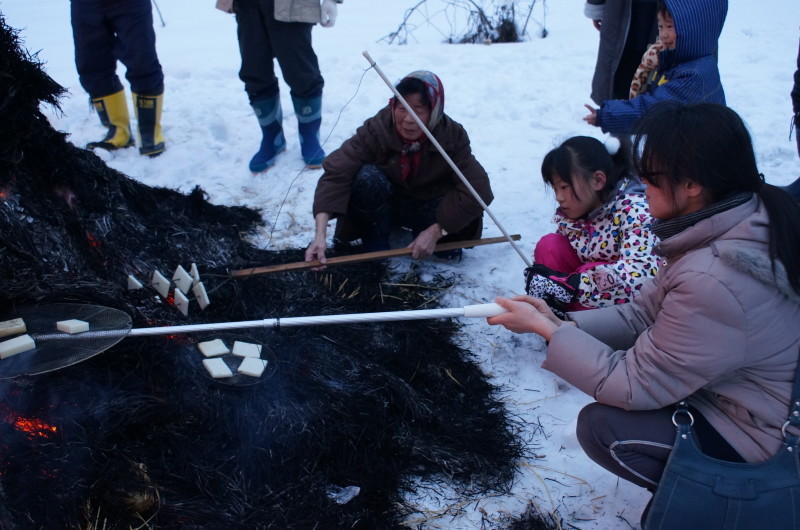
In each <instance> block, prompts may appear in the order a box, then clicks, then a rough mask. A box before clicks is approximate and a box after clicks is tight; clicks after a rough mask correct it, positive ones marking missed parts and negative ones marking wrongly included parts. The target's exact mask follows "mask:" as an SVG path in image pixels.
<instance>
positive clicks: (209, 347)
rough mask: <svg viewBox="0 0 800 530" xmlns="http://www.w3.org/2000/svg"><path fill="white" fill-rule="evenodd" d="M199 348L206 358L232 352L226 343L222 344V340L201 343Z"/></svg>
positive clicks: (198, 344) (198, 345)
mask: <svg viewBox="0 0 800 530" xmlns="http://www.w3.org/2000/svg"><path fill="white" fill-rule="evenodd" d="M197 347H198V348H200V352H201V353H202V354H203V355H205V356H206V357H217V356H219V355H225V354H226V353H230V352H231V350H229V349H228V347H227V346H225V343H224V342H222V339H214V340H209V341H206V342H199V343H197Z"/></svg>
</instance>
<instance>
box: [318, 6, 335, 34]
mask: <svg viewBox="0 0 800 530" xmlns="http://www.w3.org/2000/svg"><path fill="white" fill-rule="evenodd" d="M321 10H322V16H321V17H320V21H319V25H320V26H322V27H323V28H332V27H333V25H334V24H335V23H336V0H322V7H321Z"/></svg>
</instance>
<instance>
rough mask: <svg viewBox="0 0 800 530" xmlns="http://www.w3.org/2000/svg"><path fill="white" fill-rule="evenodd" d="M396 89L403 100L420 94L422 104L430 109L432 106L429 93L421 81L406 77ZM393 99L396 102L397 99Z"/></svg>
mask: <svg viewBox="0 0 800 530" xmlns="http://www.w3.org/2000/svg"><path fill="white" fill-rule="evenodd" d="M395 88H396V89H397V91H398V92H399V93H400V95H401V96H403V98H407V97H408V96H410V95H411V94H419V95H421V96H422V103H423V104H424V105H427V106H428V107H430V106H431V98H430V96H429V95H428V91H427V90H426V89H425V83H423V82H422V80H421V79H417V78H416V77H406V78H404V79H403V80H402V81H400V82H399V83H397V86H396V87H395ZM392 99H393V100H394V99H396V98H392Z"/></svg>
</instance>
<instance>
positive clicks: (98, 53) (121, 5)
mask: <svg viewBox="0 0 800 530" xmlns="http://www.w3.org/2000/svg"><path fill="white" fill-rule="evenodd" d="M71 18H72V36H73V39H74V41H75V65H76V67H77V69H78V76H79V79H80V83H81V86H82V87H83V89H84V90H86V92H88V93H89V96H90V97H91V99H92V105H93V106H94V108H95V110H96V111H97V115H98V116H99V117H100V123H102V124H103V125H104V126H105V127H107V128H108V132H107V134H106V136H105V138H103V139H102V140H99V141H96V142H90V143H89V144H88V145H87V146H86V147H87V148H89V149H94V148H102V149H109V150H114V149H120V148H122V147H128V146H131V145H133V143H134V142H133V137H132V135H131V128H130V117H129V114H128V104H127V101H126V99H125V89H124V88H123V86H122V83H121V82H120V80H119V77H117V74H116V69H117V60H119V61H121V62H122V64H124V65H125V68H126V69H127V70H126V72H125V77H126V79H127V80H128V82H129V83H130V84H131V91H132V92H133V108H134V110H135V111H136V119H137V121H138V144H139V152H140V153H141V154H143V155H147V156H156V155H159V154H161V152H163V151H164V136H163V134H162V132H161V110H162V108H163V106H164V74H163V72H162V70H161V64H160V63H159V62H158V56H157V55H156V34H155V31H154V30H153V9H152V6H151V5H150V0H117V1H115V2H108V1H105V0H72V6H71Z"/></svg>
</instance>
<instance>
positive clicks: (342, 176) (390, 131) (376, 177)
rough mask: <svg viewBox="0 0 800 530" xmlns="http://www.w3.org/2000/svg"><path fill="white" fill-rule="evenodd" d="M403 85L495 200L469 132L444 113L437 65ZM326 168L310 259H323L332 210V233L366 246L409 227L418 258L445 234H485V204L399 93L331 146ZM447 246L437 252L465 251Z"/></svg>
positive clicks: (451, 152) (378, 246)
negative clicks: (336, 146)
mask: <svg viewBox="0 0 800 530" xmlns="http://www.w3.org/2000/svg"><path fill="white" fill-rule="evenodd" d="M397 91H398V93H399V94H400V95H401V96H403V98H404V99H405V100H406V102H407V103H408V104H409V106H411V108H412V109H414V112H415V114H416V115H417V117H418V118H419V119H420V121H421V122H422V123H423V124H425V126H426V127H427V128H428V130H429V131H430V132H431V134H432V135H433V137H434V138H436V140H437V142H439V144H440V146H441V147H442V149H443V150H444V151H445V152H446V153H447V155H448V156H449V157H450V158H451V160H452V161H453V163H454V164H455V165H456V167H458V169H459V170H460V171H461V172H462V174H463V175H464V177H465V178H466V179H467V181H468V182H469V183H470V185H471V186H472V187H473V189H474V190H475V192H476V193H477V194H478V195H479V196H480V197H481V199H482V200H483V201H484V203H486V204H489V203H491V202H492V199H493V195H492V189H491V186H490V185H489V176H488V175H487V174H486V170H484V169H483V166H481V165H480V163H479V162H478V161H477V160H476V159H475V156H474V155H473V154H472V149H471V148H470V143H469V136H467V132H466V131H465V130H464V127H462V126H461V125H460V124H458V123H456V122H455V121H453V120H452V119H451V118H450V117H449V116H447V115H446V114H445V113H444V87H443V86H442V83H441V80H440V79H439V78H438V77H437V76H436V75H435V74H433V73H432V72H427V71H416V72H412V73H410V74H408V75H407V76H406V77H404V78H403V79H402V80H401V81H400V83H399V84H398V85H397ZM323 168H324V169H325V173H324V174H323V175H322V177H320V179H319V182H318V183H317V189H316V192H315V193H314V206H313V214H314V219H315V222H316V229H315V234H314V240H313V241H312V242H311V244H310V245H309V246H308V249H306V261H313V260H314V259H318V260H319V261H320V262H321V263H323V264H324V263H325V250H326V248H327V226H328V221H329V220H330V219H334V218H335V219H337V222H336V233H335V234H334V239H335V240H339V241H342V242H345V243H346V242H350V241H353V240H355V239H358V238H361V240H362V242H363V244H364V249H365V250H367V251H378V250H386V249H388V248H389V236H390V234H391V232H392V231H393V230H394V229H398V228H406V229H409V230H411V233H412V235H413V237H414V240H413V241H412V242H411V244H410V245H408V248H410V249H411V250H412V254H411V256H412V257H413V258H414V259H422V258H426V257H428V256H430V255H431V253H433V250H434V248H435V247H436V243H437V242H438V241H439V240H442V242H447V241H464V240H467V239H475V238H479V237H480V236H481V231H482V227H483V221H482V218H483V209H482V207H481V205H480V204H479V203H478V201H477V200H475V197H474V196H473V195H472V193H471V192H470V190H469V188H467V186H466V185H465V184H464V183H463V182H462V181H461V179H460V178H459V176H458V175H457V174H456V172H455V171H453V169H452V168H451V167H450V165H449V164H448V163H447V160H445V158H444V157H443V156H442V154H441V153H440V152H439V151H438V150H437V149H436V147H435V146H434V145H433V144H432V143H431V142H430V141H429V140H428V137H427V136H426V135H425V133H424V131H423V130H422V128H421V127H419V126H418V124H417V123H416V121H414V119H413V118H412V117H411V114H410V113H409V112H408V111H407V110H406V108H405V107H404V106H403V105H402V104H401V103H400V102H399V101H397V99H396V98H392V99H391V100H390V102H389V105H387V106H386V107H384V108H383V109H381V110H380V111H379V112H378V113H377V114H376V115H375V116H373V117H372V118H370V119H368V120H367V121H366V122H364V125H362V126H361V127H359V128H358V130H357V131H356V133H355V135H354V136H353V137H352V138H350V139H349V140H347V141H346V142H344V144H342V146H341V147H340V148H339V149H337V150H336V151H334V152H333V153H331V154H330V155H329V156H328V157H327V158H326V159H325V162H323ZM445 252H447V254H445V253H438V254H437V255H438V257H441V258H445V259H454V258H458V257H460V256H461V249H456V250H455V251H445Z"/></svg>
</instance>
